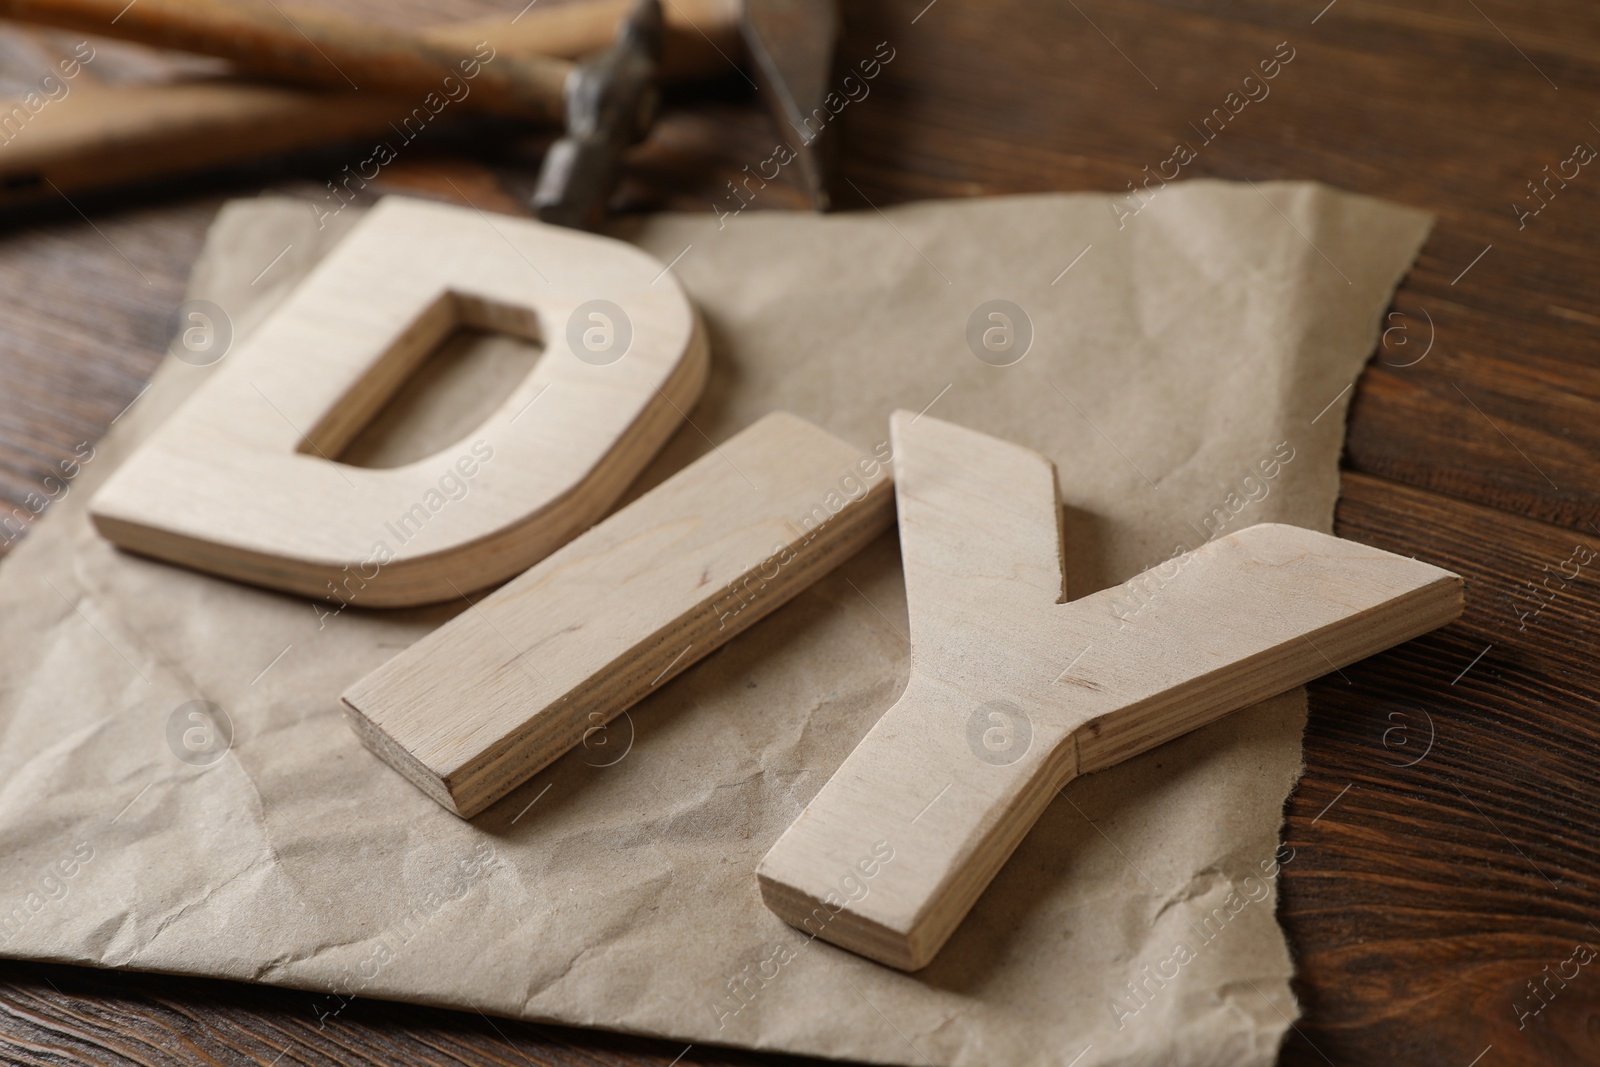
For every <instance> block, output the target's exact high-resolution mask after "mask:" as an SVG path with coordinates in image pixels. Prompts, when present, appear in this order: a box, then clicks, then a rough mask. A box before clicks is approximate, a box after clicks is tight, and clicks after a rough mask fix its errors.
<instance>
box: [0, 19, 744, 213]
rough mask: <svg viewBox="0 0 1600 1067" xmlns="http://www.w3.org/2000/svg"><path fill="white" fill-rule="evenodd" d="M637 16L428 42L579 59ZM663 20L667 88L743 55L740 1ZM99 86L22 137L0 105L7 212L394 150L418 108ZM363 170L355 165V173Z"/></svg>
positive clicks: (490, 24)
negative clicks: (375, 140)
mask: <svg viewBox="0 0 1600 1067" xmlns="http://www.w3.org/2000/svg"><path fill="white" fill-rule="evenodd" d="M140 2H141V3H143V2H144V0H140ZM632 4H633V0H585V2H583V3H573V4H563V5H561V6H560V7H534V8H531V9H529V10H528V11H526V12H525V13H523V14H522V15H520V16H518V17H516V18H515V19H513V18H512V17H511V16H510V15H501V16H496V17H494V18H489V19H473V20H470V21H467V22H456V23H449V24H447V25H443V26H435V27H431V28H429V29H427V30H424V31H423V33H422V36H423V38H424V39H425V40H427V41H428V42H429V43H430V44H432V45H434V46H436V47H438V48H441V49H445V50H447V51H449V50H454V51H459V52H460V53H461V54H463V55H470V54H471V53H472V51H473V49H474V48H475V47H476V46H477V44H478V42H480V41H488V42H489V44H490V45H492V46H493V47H494V48H495V49H497V50H498V52H499V55H498V56H497V57H496V58H495V60H494V61H493V63H498V62H500V60H501V59H502V58H510V57H519V58H520V57H525V56H537V55H545V56H553V57H557V58H562V59H575V58H577V57H579V56H583V55H587V54H588V53H590V52H593V51H595V50H596V49H599V48H602V47H604V46H605V45H606V43H607V42H609V41H610V40H611V39H612V36H613V35H614V34H615V32H616V28H617V23H618V21H619V20H620V19H621V18H622V17H623V16H624V15H626V14H627V12H628V11H629V9H630V8H631V7H632ZM52 6H53V5H52ZM664 14H665V17H666V26H665V31H666V32H665V37H664V39H663V41H662V59H661V73H662V77H663V79H667V80H674V79H676V80H682V79H690V78H706V77H714V76H716V75H718V74H721V73H723V72H725V71H727V70H729V69H730V67H729V58H728V57H729V56H731V55H735V54H737V52H738V49H739V47H740V44H739V20H738V5H737V3H736V0H673V2H672V3H671V4H669V5H668V6H667V8H666V10H665V13H664ZM118 25H121V22H120V21H119V22H118ZM493 63H491V64H490V65H491V66H492V65H493ZM90 76H91V75H90V74H86V75H85V76H84V78H83V79H82V80H81V81H80V82H77V83H74V84H73V85H72V87H71V89H70V92H69V94H68V95H67V96H66V97H65V98H64V99H62V100H60V101H58V102H55V103H52V104H51V105H50V107H49V108H48V109H47V110H44V111H42V112H41V113H40V114H39V116H38V118H37V119H32V120H28V121H26V122H24V123H23V125H22V126H21V127H19V125H18V122H17V121H16V120H15V114H16V112H15V109H16V108H17V107H18V106H20V105H19V103H18V102H16V101H0V119H5V118H7V117H8V116H11V117H12V118H13V121H12V122H11V123H10V124H9V125H6V124H5V123H3V122H0V148H4V151H3V152H0V206H9V205H16V204H25V203H31V202H35V201H39V200H46V199H56V198H57V197H58V192H57V190H59V191H60V192H63V193H66V194H68V195H72V194H74V193H77V192H79V191H80V190H84V189H96V188H102V187H105V186H109V185H117V184H122V183H127V182H136V181H142V180H145V179H150V178H154V177H158V176H161V175H167V174H174V173H180V172H184V171H199V170H204V169H206V168H208V167H217V166H224V165H228V164H232V163H237V162H240V161H243V160H249V159H257V158H261V157H265V156H273V155H282V154H284V153H287V152H293V151H297V150H301V149H304V148H307V147H310V146H313V145H320V144H325V143H328V142H330V141H337V140H340V139H343V138H357V137H366V136H368V135H373V136H377V137H382V138H388V136H389V135H390V134H391V133H392V132H394V131H393V128H392V127H391V126H390V123H391V122H395V121H396V120H397V119H400V120H403V119H404V118H405V117H406V116H407V115H409V114H410V113H411V111H412V109H413V108H414V107H415V106H417V104H418V101H417V99H415V98H412V99H409V100H408V99H407V98H406V97H403V96H402V97H395V96H390V95H381V94H377V93H368V92H359V93H352V92H348V91H346V92H343V93H324V92H318V91H314V90H307V89H295V88H289V87H286V86H275V85H263V84H254V83H251V82H245V81H235V80H233V79H222V78H216V79H209V80H204V81H185V82H175V83H170V84H159V85H136V86H118V87H116V88H105V87H103V86H100V85H96V84H94V83H92V82H90V81H88V78H89V77H90ZM474 84H476V81H474ZM469 99H470V98H469ZM454 110H455V109H454V105H452V107H451V108H450V109H449V110H446V111H445V112H443V113H442V114H441V116H440V118H441V119H444V120H451V119H453V118H454V114H453V112H454ZM23 127H25V129H24V128H23ZM365 158H366V157H365V154H362V155H357V156H356V157H355V158H354V159H353V160H352V165H356V164H359V163H360V162H361V161H362V160H364V159H365Z"/></svg>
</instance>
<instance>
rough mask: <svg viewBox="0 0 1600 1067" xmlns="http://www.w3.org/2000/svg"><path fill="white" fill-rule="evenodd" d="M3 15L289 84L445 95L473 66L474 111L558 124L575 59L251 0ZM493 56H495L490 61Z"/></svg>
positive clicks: (66, 5) (49, 0) (71, 5)
mask: <svg viewBox="0 0 1600 1067" xmlns="http://www.w3.org/2000/svg"><path fill="white" fill-rule="evenodd" d="M0 16H4V17H6V18H13V19H19V20H22V21H25V22H29V23H35V24H39V25H45V26H56V27H59V28H61V29H68V30H76V31H78V32H80V33H89V34H95V35H97V36H103V37H116V38H120V39H122V40H127V41H136V42H138V43H140V44H147V45H150V46H152V47H156V48H171V49H176V50H177V51H181V52H195V53H198V54H200V55H205V56H215V57H217V58H219V59H226V60H228V62H230V63H231V64H233V65H234V66H235V67H237V68H238V69H239V70H242V71H245V72H248V73H250V74H254V75H259V76H262V77H268V78H276V79H281V80H283V81H286V82H288V83H290V84H292V85H312V86H324V87H326V88H330V89H338V90H341V91H343V90H348V91H350V92H360V91H361V90H362V89H365V90H367V91H368V92H374V91H376V92H385V93H401V94H405V95H408V96H417V95H422V94H426V93H430V92H433V93H441V94H442V93H444V92H446V91H448V89H449V86H448V84H447V81H446V79H457V80H459V79H460V77H461V76H462V75H463V74H465V73H468V72H471V73H472V74H473V76H474V77H475V78H477V79H478V81H477V84H476V89H477V91H476V92H475V93H472V94H470V95H468V96H466V97H464V98H463V99H462V103H463V106H465V107H468V108H471V109H472V110H480V109H481V110H488V111H493V112H496V113H498V114H507V115H517V116H520V117H525V118H530V119H537V120H540V121H544V122H559V121H560V120H561V117H562V115H563V114H565V103H564V100H563V97H562V86H563V85H564V83H565V81H566V77H567V73H568V72H569V71H570V70H571V69H572V65H571V64H570V63H568V62H566V61H565V60H561V59H556V58H554V57H550V56H542V55H527V54H525V55H507V56H500V57H496V55H495V50H494V48H493V47H492V46H491V47H487V48H485V49H483V50H474V49H473V48H471V47H470V46H469V47H468V48H467V49H463V48H461V47H460V46H459V43H458V42H457V41H455V40H454V39H452V40H449V41H448V42H443V43H441V42H438V41H435V40H433V39H430V38H428V37H426V36H421V35H415V34H405V33H398V32H395V31H392V30H387V29H384V28H383V27H379V26H374V25H372V24H371V23H369V22H360V21H355V20H351V19H347V18H344V17H342V16H339V15H337V14H335V13H334V12H332V11H329V10H326V9H318V8H312V9H297V10H295V11H294V12H293V14H290V13H287V12H285V11H284V10H283V8H281V7H279V6H278V5H277V4H275V3H251V2H248V0H143V2H142V3H138V4H126V5H125V4H122V3H119V2H118V0H0ZM492 60H497V61H495V62H491V61H492Z"/></svg>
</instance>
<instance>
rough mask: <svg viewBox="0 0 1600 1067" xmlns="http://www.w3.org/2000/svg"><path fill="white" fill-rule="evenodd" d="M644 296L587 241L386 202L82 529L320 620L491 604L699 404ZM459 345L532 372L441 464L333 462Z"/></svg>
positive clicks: (641, 282) (512, 222)
mask: <svg viewBox="0 0 1600 1067" xmlns="http://www.w3.org/2000/svg"><path fill="white" fill-rule="evenodd" d="M538 263H543V264H544V265H545V268H546V269H547V270H548V271H549V275H548V276H547V275H546V274H545V272H544V271H542V270H540V269H539V267H538V266H537V265H536V264H538ZM666 275H667V271H666V268H665V266H664V265H663V264H661V263H658V262H657V261H656V260H655V259H654V258H653V257H651V256H648V255H646V254H644V253H642V252H640V251H639V250H638V249H636V248H634V247H633V246H632V245H628V244H625V243H623V242H621V241H617V240H614V239H612V238H609V237H601V236H598V235H595V234H589V233H579V232H576V231H573V230H566V229H560V228H557V227H554V226H546V225H544V224H542V223H538V222H533V221H530V220H523V219H512V218H502V219H501V220H500V221H498V222H495V221H493V220H491V219H490V218H489V217H488V216H486V215H484V214H482V213H481V212H475V211H472V210H470V209H467V208H460V207H452V206H448V205H442V204H436V203H433V202H431V201H423V200H414V199H410V198H404V197H391V198H387V199H385V200H383V201H381V202H380V203H379V204H378V206H377V207H375V208H373V209H372V211H371V212H369V213H368V214H367V215H366V216H365V217H364V218H362V220H361V221H360V222H359V223H358V224H357V225H356V227H355V228H354V229H353V230H352V231H351V233H350V234H349V236H348V237H346V238H345V240H343V241H342V242H340V244H339V246H338V247H337V248H336V249H334V251H333V252H332V253H330V254H329V255H328V257H327V258H326V259H324V260H323V261H322V262H321V263H320V264H318V265H317V267H316V268H315V269H314V270H313V272H312V273H311V274H310V275H309V276H308V277H307V278H306V279H305V280H304V281H303V282H302V283H301V284H300V285H299V286H297V287H296V289H295V290H294V292H293V293H291V294H290V295H289V297H288V298H287V299H286V300H285V301H284V303H283V304H282V305H281V306H280V307H279V308H278V309H277V310H276V311H275V312H274V313H273V315H272V316H271V317H270V318H269V319H267V321H265V322H264V323H262V324H261V326H260V327H259V328H258V329H257V330H256V331H255V332H254V333H252V334H251V335H250V336H249V337H247V338H245V339H244V341H243V342H242V343H241V344H240V345H239V346H238V350H237V351H233V352H229V353H227V355H228V358H227V360H226V362H223V363H221V364H219V365H218V367H217V369H216V371H215V372H213V373H211V374H210V375H209V376H207V377H206V378H205V379H204V383H203V384H202V385H200V386H199V387H198V388H197V389H196V390H195V392H194V393H193V395H192V396H191V397H190V398H189V399H188V400H187V401H186V402H185V403H184V404H183V406H182V407H181V408H179V409H178V410H177V411H176V412H174V413H173V414H172V416H171V417H170V418H168V419H167V420H166V421H165V422H163V423H162V425H161V426H160V427H159V428H158V429H156V430H155V431H154V432H153V433H152V434H151V435H150V436H149V437H148V438H146V439H145V441H144V442H143V443H142V444H141V445H140V446H139V448H138V449H137V450H136V451H135V452H134V453H133V454H132V455H130V456H129V457H128V459H127V460H126V461H125V462H124V463H123V465H122V466H121V467H119V468H118V469H117V471H116V473H115V474H114V475H112V477H111V478H110V479H109V480H108V481H107V482H106V483H105V484H104V485H103V486H102V487H101V488H100V490H99V492H98V493H96V494H95V497H94V499H93V501H91V503H90V517H91V519H92V520H93V521H94V524H95V528H96V529H97V530H99V531H100V532H101V533H102V534H103V535H104V536H106V537H107V538H109V539H110V540H112V541H113V542H115V543H116V544H117V546H118V547H120V548H123V549H126V550H128V551H132V552H138V553H141V554H143V555H148V556H154V557H156V558H159V559H164V560H168V561H171V562H174V563H179V564H182V565H185V566H190V567H195V568H197V569H200V570H204V571H208V572H211V573H213V574H221V575H224V576H227V577H230V578H234V579H237V580H239V581H245V582H251V583H253V584H256V585H261V586H265V587H267V588H270V589H280V590H285V591H289V592H295V593H299V594H301V595H304V596H312V597H320V598H322V599H328V600H337V601H339V602H340V603H341V604H356V605H358V606H362V607H397V606H405V605H412V604H426V603H432V602H436V601H440V600H446V599H454V598H456V597H459V596H463V595H465V594H466V593H469V592H472V591H475V590H478V589H482V588H484V587H486V586H488V585H492V584H494V583H497V582H501V581H504V580H505V579H507V578H509V577H511V576H512V575H515V574H519V573H521V572H522V571H523V570H526V569H527V568H528V567H529V566H531V565H532V564H533V563H535V562H536V561H538V560H540V559H542V558H544V556H546V555H548V554H549V553H550V552H551V551H552V550H554V549H555V548H557V547H558V546H560V545H561V544H563V543H564V542H566V541H567V540H568V539H569V538H571V537H572V536H573V535H574V534H575V533H577V532H578V531H579V530H582V529H584V528H586V527H588V526H589V525H591V524H592V523H594V522H595V521H596V520H597V519H599V518H600V516H601V515H603V514H604V513H605V511H606V510H607V509H608V508H609V507H610V506H611V505H612V503H614V502H615V501H616V499H617V498H618V497H619V496H620V495H621V494H622V492H623V490H625V489H626V488H627V486H628V483H630V482H631V481H633V479H634V478H635V477H636V476H637V475H638V473H639V471H640V470H642V469H643V467H644V465H645V464H646V463H648V462H649V460H650V459H651V458H652V457H653V456H654V455H655V453H656V452H657V450H659V449H660V447H661V446H662V445H663V444H664V443H665V442H666V440H667V438H668V437H670V436H671V435H672V434H673V433H674V432H676V430H677V428H678V427H679V425H680V424H681V423H682V421H683V418H684V415H683V413H684V412H685V411H686V410H688V409H689V408H691V407H693V406H694V404H695V402H696V401H697V400H698V399H699V398H700V393H701V391H702V390H703V389H704V387H705V380H706V374H707V365H708V361H709V353H708V351H707V344H706V339H705V334H704V330H703V328H702V326H701V325H700V320H699V315H698V313H697V312H696V311H695V309H694V307H693V305H692V304H691V303H690V302H689V299H688V297H687V296H686V295H685V294H684V292H683V289H682V288H681V287H680V286H679V284H678V282H677V279H676V278H673V277H670V276H666ZM463 325H466V326H472V327H476V328H478V329H483V330H498V331H499V332H503V333H507V334H511V335H513V336H518V337H523V338H525V339H527V340H529V341H535V342H542V343H543V345H544V354H543V356H542V357H541V358H540V359H539V361H538V362H537V363H536V364H535V365H534V368H533V371H532V373H530V374H529V375H528V376H527V378H525V379H524V380H523V381H522V382H521V383H519V384H518V385H517V386H516V387H515V388H514V389H512V390H510V392H509V394H508V395H507V396H506V397H505V399H504V401H503V402H502V403H501V404H500V405H499V407H497V408H496V409H495V411H494V412H493V413H492V414H491V415H490V416H489V417H488V418H487V419H486V420H485V421H484V422H483V423H482V424H481V425H479V426H478V427H477V428H476V429H475V430H473V431H472V432H470V433H468V434H467V435H466V436H465V438H464V439H463V440H461V441H459V442H457V443H455V444H453V445H452V446H450V447H448V448H445V449H443V450H441V451H440V452H438V453H436V454H434V455H431V456H428V457H425V458H423V459H419V460H416V461H414V462H411V463H407V464H404V465H402V466H398V467H389V468H384V469H374V468H371V467H352V466H351V465H349V464H346V463H340V462H336V460H337V457H339V456H340V455H341V454H342V453H343V452H344V450H345V448H346V446H348V445H349V444H350V442H351V441H352V440H353V439H354V438H355V436H356V435H357V434H358V433H359V432H360V431H361V430H362V429H363V428H364V427H365V426H366V425H367V424H368V423H370V422H371V421H372V419H373V417H374V416H375V415H376V414H377V413H378V411H379V410H380V409H381V408H382V407H383V405H384V404H385V403H387V402H388V400H389V399H390V398H391V397H392V396H393V395H394V394H395V392H396V390H398V389H399V388H400V386H401V385H402V384H403V383H404V382H405V381H406V380H407V379H408V378H409V377H410V376H411V374H412V373H413V372H414V371H415V370H416V368H417V366H418V365H419V364H420V363H421V362H422V361H423V360H424V359H426V358H427V356H428V355H429V353H431V352H432V351H433V350H434V348H436V347H437V346H438V344H439V343H440V342H441V341H442V340H444V339H445V337H447V336H448V335H449V334H450V333H451V332H452V331H454V330H455V329H457V328H458V327H460V326H463ZM591 335H592V336H591ZM215 358H217V357H216V356H214V355H212V354H211V353H210V352H206V353H203V361H204V362H205V363H210V362H211V361H213V360H214V359H215ZM546 393H549V394H550V395H549V397H548V398H546V396H545V394H546ZM541 399H544V400H545V401H546V402H545V403H544V405H543V406H542V407H535V405H536V404H537V403H538V402H539V401H540V400H541ZM496 460H498V462H495V461H496ZM308 514H315V515H317V516H318V520H317V521H316V522H313V523H308V522H306V521H305V517H306V516H307V515H308Z"/></svg>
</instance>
